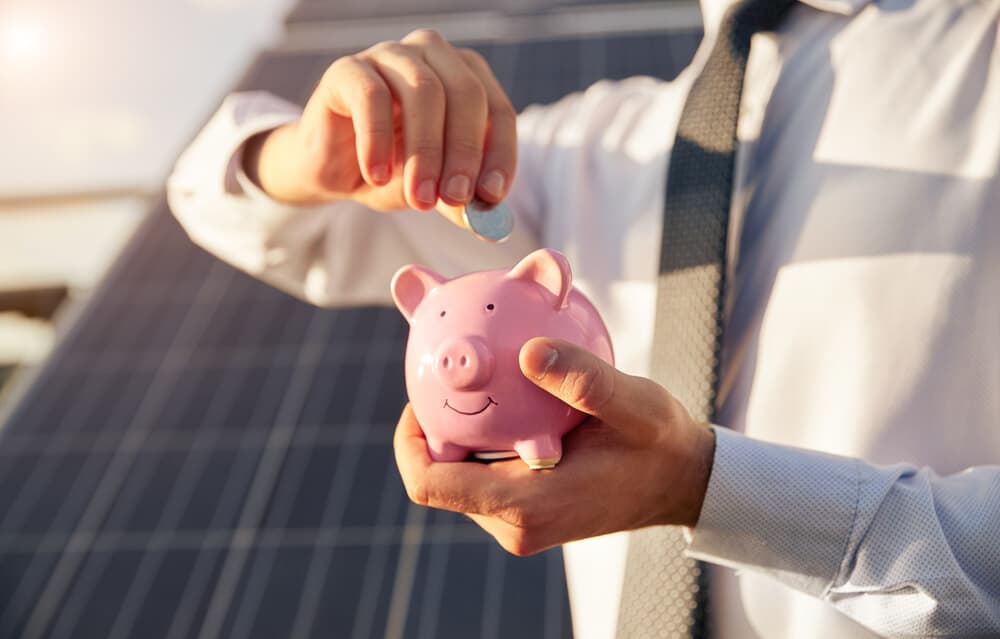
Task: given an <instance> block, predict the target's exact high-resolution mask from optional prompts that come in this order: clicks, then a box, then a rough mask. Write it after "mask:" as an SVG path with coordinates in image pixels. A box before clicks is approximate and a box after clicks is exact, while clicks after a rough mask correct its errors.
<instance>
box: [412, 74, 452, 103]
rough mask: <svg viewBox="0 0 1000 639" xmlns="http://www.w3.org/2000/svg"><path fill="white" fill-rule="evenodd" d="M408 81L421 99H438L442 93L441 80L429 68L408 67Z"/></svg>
mask: <svg viewBox="0 0 1000 639" xmlns="http://www.w3.org/2000/svg"><path fill="white" fill-rule="evenodd" d="M409 81H410V86H412V87H413V90H414V92H416V94H417V95H418V96H420V97H421V99H440V98H441V97H442V96H443V95H444V88H443V87H442V85H441V80H439V79H438V77H437V76H436V75H434V74H433V73H432V72H431V71H429V70H426V69H423V68H420V67H414V68H412V69H410V70H409Z"/></svg>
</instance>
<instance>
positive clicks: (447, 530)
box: [0, 0, 700, 639]
mask: <svg viewBox="0 0 1000 639" xmlns="http://www.w3.org/2000/svg"><path fill="white" fill-rule="evenodd" d="M417 27H431V28H436V29H438V30H439V31H441V32H442V33H443V34H444V35H445V36H446V37H448V38H449V39H451V40H452V41H454V42H456V43H459V44H463V45H465V46H472V47H474V48H476V49H478V50H479V51H480V52H481V53H483V55H484V56H486V58H487V59H488V60H489V61H490V63H491V64H492V66H493V67H494V70H495V72H496V74H497V76H498V78H499V80H500V81H501V83H503V84H504V86H505V88H506V89H507V91H508V93H509V94H510V96H511V98H512V101H513V102H514V103H515V106H516V107H517V108H519V109H520V108H523V107H524V106H526V105H527V104H530V103H536V102H542V103H544V102H549V101H552V100H555V99H557V98H559V97H560V96H562V95H564V94H566V93H568V92H571V91H574V90H578V89H582V88H584V87H586V86H587V85H589V84H591V83H592V82H595V81H597V80H599V79H601V78H621V77H627V76H630V75H636V74H645V75H653V76H657V77H661V78H664V79H670V78H672V77H673V76H674V75H676V73H677V72H678V71H679V70H680V69H681V68H683V66H684V65H685V64H686V63H687V61H688V60H689V59H690V57H691V55H692V53H693V52H694V49H695V47H696V46H697V44H698V41H699V39H700V17H699V13H698V7H697V5H696V3H695V2H694V1H692V0H638V1H634V2H627V3H622V2H619V3H608V2H607V1H606V0H605V1H603V2H597V1H591V0H494V1H492V2H486V1H484V0H473V1H468V2H465V1H461V0H420V1H418V0H299V1H296V0H129V1H125V0H75V1H69V0H62V1H58V0H30V1H26V0H25V1H21V0H0V141H2V146H0V639H4V638H7V637H11V638H14V637H18V638H20V637H74V638H75V637H119V638H120V637H143V638H145V637H171V638H175V637H176V638H179V637H202V638H209V637H221V636H225V637H237V636H238V637H244V636H245V637H289V636H291V637H307V636H317V637H318V636H322V637H359V638H367V637H421V638H425V637H426V638H431V637H463V638H464V637H508V636H518V637H569V636H574V634H575V636H577V637H587V636H588V634H587V633H588V629H586V628H576V629H575V633H574V629H573V628H572V622H571V617H570V612H569V609H568V605H567V594H566V585H565V581H564V578H563V566H562V558H561V554H560V552H559V551H558V550H554V551H550V552H547V553H543V554H541V555H539V556H536V557H531V558H527V559H518V558H513V557H510V556H508V555H506V554H505V553H503V551H501V550H500V549H499V548H498V547H497V546H496V545H495V544H493V543H492V542H491V540H490V539H489V538H487V537H486V536H485V535H484V534H483V533H482V532H480V531H479V530H478V528H476V527H475V526H473V525H472V524H471V523H469V522H468V521H466V520H464V519H462V518H461V517H458V516H453V515H450V514H446V513H436V512H429V511H427V510H425V509H422V508H419V507H416V506H412V505H410V504H408V502H407V500H406V498H405V494H404V493H403V491H402V487H401V484H400V481H399V478H398V475H397V473H396V470H395V466H394V464H393V462H392V454H391V447H390V443H391V432H392V427H393V426H394V424H395V419H396V417H397V416H398V413H399V410H400V408H401V406H402V405H403V402H404V401H405V391H404V388H403V380H402V362H401V357H402V354H403V347H404V343H405V335H406V327H405V325H404V323H403V322H402V320H401V319H400V318H399V317H398V313H397V312H396V311H395V310H394V309H378V308H363V309H339V310H319V309H314V308H311V307H308V306H306V305H304V304H301V303H299V302H297V301H295V300H292V299H291V298H289V297H287V296H285V295H283V294H281V293H279V292H276V291H274V290H272V289H269V288H267V287H265V286H263V285H261V284H259V283H256V282H254V281H253V280H251V279H250V278H248V277H246V276H244V275H242V274H240V273H237V272H235V271H234V270H232V269H230V268H229V267H228V266H226V265H224V264H221V263H220V262H218V261H217V260H215V259H214V258H212V257H210V256H208V255H207V254H205V253H204V252H203V251H201V250H200V249H198V248H196V247H194V246H193V245H192V244H191V243H190V242H189V241H188V240H187V238H186V237H185V236H184V234H183V233H182V232H181V231H180V229H179V228H178V227H177V225H176V224H175V223H174V222H173V219H172V218H171V216H170V214H169V212H168V210H167V208H166V204H165V203H164V201H163V191H162V189H163V182H164V180H165V178H166V176H167V174H168V173H169V171H170V168H171V166H172V164H173V162H174V160H175V159H176V157H177V155H178V153H179V152H180V151H181V150H182V149H183V148H184V146H186V144H187V143H189V142H190V140H191V139H192V137H193V136H194V135H195V133H196V132H197V130H198V129H199V128H200V127H201V125H202V124H204V122H205V121H206V120H207V118H208V117H209V116H210V115H211V113H212V112H213V111H214V110H215V108H216V107H217V106H218V105H219V103H220V101H221V99H222V98H223V97H224V96H225V95H226V94H227V93H228V92H230V91H232V90H238V89H239V90H244V89H253V90H268V91H271V92H274V93H276V94H279V95H281V96H283V97H285V98H287V99H290V100H293V101H297V102H299V103H302V102H304V100H305V98H306V97H307V95H308V93H309V91H310V89H311V88H312V86H313V85H314V83H315V82H316V80H317V79H318V77H319V75H320V74H321V73H322V71H323V69H325V67H326V66H327V65H328V64H329V63H330V62H331V61H332V60H334V59H335V58H336V57H338V56H339V55H342V54H344V53H348V52H352V51H356V50H358V49H361V48H365V47H367V46H369V45H371V44H373V43H375V42H377V41H380V40H384V39H390V38H399V37H402V36H403V35H405V34H406V33H407V32H409V31H411V30H412V29H414V28H417Z"/></svg>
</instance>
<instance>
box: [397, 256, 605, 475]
mask: <svg viewBox="0 0 1000 639" xmlns="http://www.w3.org/2000/svg"><path fill="white" fill-rule="evenodd" d="M392 296H393V299H394V300H395V301H396V306H397V307H398V308H399V310H400V312H401V313H402V314H403V316H404V317H406V319H407V321H408V322H409V323H410V336H409V340H408V342H407V346H406V388H407V392H408V393H409V396H410V401H411V402H412V404H413V410H414V412H415V414H416V417H417V421H418V422H420V426H421V428H422V429H423V431H424V435H425V436H426V437H427V445H428V448H429V452H430V456H431V458H432V459H434V460H435V461H461V460H463V459H465V458H466V457H467V456H468V455H469V454H470V453H471V454H474V455H475V456H477V457H480V458H482V459H498V458H503V457H512V456H514V455H517V456H519V457H521V459H523V460H524V461H525V463H527V464H528V466H530V467H532V468H551V467H553V466H555V465H556V464H557V463H558V462H559V460H560V459H561V458H562V436H563V435H565V434H566V432H567V431H569V430H570V429H571V428H573V427H574V426H576V425H577V424H579V423H580V422H581V421H583V418H584V415H583V414H582V413H580V412H579V411H576V410H574V409H573V408H570V407H569V406H568V405H567V404H565V403H563V402H562V401H560V400H559V399H557V398H555V397H553V396H552V395H550V394H548V393H546V392H545V391H543V390H542V389H540V388H538V387H537V386H535V385H534V384H533V383H531V382H530V381H529V380H528V379H526V378H525V377H524V375H523V374H522V373H521V369H520V366H519V365H518V355H519V353H520V350H521V346H522V345H523V344H524V343H525V342H526V341H528V340H529V339H531V338H532V337H539V336H544V337H554V338H558V339H563V340H566V341H569V342H573V343H574V344H578V345H580V346H582V347H584V348H586V349H588V350H590V351H591V352H593V353H594V354H596V355H597V356H598V357H600V358H601V359H603V360H605V361H607V362H608V363H611V364H613V363H614V355H613V353H612V348H611V339H610V337H609V336H608V330H607V328H606V327H605V326H604V322H603V321H602V320H601V318H600V316H599V315H598V313H597V310H596V309H595V308H594V306H593V304H591V303H590V301H589V300H587V298H586V297H584V295H583V294H582V293H580V292H579V291H578V290H576V289H575V288H573V282H572V274H571V272H570V268H569V262H567V260H566V258H565V257H564V256H563V255H562V254H561V253H558V252H556V251H553V250H550V249H541V250H538V251H535V252H534V253H531V254H530V255H528V256H527V257H525V258H524V259H523V260H521V261H520V262H519V263H518V264H517V265H516V266H515V267H514V268H512V269H510V270H496V271H482V272H479V273H470V274H468V275H463V276H461V277H457V278H455V279H453V280H448V279H445V278H444V277H442V276H440V275H438V274H437V273H434V272H433V271H430V270H428V269H426V268H424V267H421V266H414V265H409V266H404V267H403V268H401V269H400V270H399V271H398V272H397V273H396V275H395V277H393V279H392Z"/></svg>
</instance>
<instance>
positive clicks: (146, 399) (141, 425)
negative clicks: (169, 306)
mask: <svg viewBox="0 0 1000 639" xmlns="http://www.w3.org/2000/svg"><path fill="white" fill-rule="evenodd" d="M216 286H217V285H216V284H214V283H212V282H208V281H206V283H205V285H204V286H203V287H202V288H201V289H200V290H199V291H198V297H202V296H211V295H214V294H217V292H218V291H217V290H216ZM208 319H209V316H208V315H206V314H196V313H188V314H187V315H186V316H185V317H184V319H183V320H182V322H181V324H180V327H179V329H178V331H177V333H176V335H175V338H174V339H175V340H177V339H181V337H182V336H184V335H185V334H186V333H187V332H194V331H198V330H202V329H203V328H204V322H205V321H207V320H208ZM175 377H176V376H175V375H167V374H164V375H162V376H161V375H157V376H156V377H154V380H153V382H152V383H151V384H150V385H149V387H148V388H147V390H146V393H145V394H144V396H143V399H142V400H141V403H140V404H139V407H138V409H137V411H136V413H135V417H134V419H132V420H131V421H130V424H129V430H131V431H142V430H145V429H148V427H149V425H150V422H151V420H152V419H153V417H154V414H155V407H156V404H158V403H159V402H161V401H163V400H164V399H166V394H167V392H168V389H169V387H171V386H172V385H173V383H174V381H175ZM143 418H145V420H144V419H143ZM128 456H129V453H125V455H124V456H115V457H112V463H111V464H109V466H108V468H107V469H106V470H105V473H104V475H103V476H102V478H101V481H100V483H99V484H98V487H97V489H96V490H95V491H94V495H93V496H92V497H91V498H90V500H89V501H88V502H87V506H86V509H85V510H84V513H83V515H82V516H81V518H80V521H81V527H82V528H84V529H87V528H94V527H95V526H96V525H97V523H98V522H99V521H100V520H102V519H103V518H104V515H105V513H106V512H107V508H109V507H110V503H111V499H113V497H114V494H115V493H116V492H117V490H118V488H119V486H120V481H121V478H122V477H123V476H124V473H125V471H127V459H126V457H128ZM116 460H117V463H115V461H116ZM70 503H71V502H69V501H68V500H67V501H66V502H64V507H65V506H68V505H69V504H70ZM88 537H89V535H88V534H86V533H85V534H84V535H82V536H81V537H79V538H77V537H76V536H74V537H71V539H70V544H71V545H72V544H74V543H82V544H84V545H85V544H86V541H87V538H88ZM80 561H81V556H80V554H78V553H69V554H65V555H63V556H62V557H60V559H59V560H58V562H57V563H56V566H55V569H54V571H53V573H52V575H51V576H50V577H49V579H48V582H47V583H46V585H45V588H44V590H43V592H42V594H41V596H39V597H38V599H37V601H36V602H35V605H34V607H33V608H32V610H31V613H30V616H29V617H28V621H27V623H26V625H25V629H24V632H23V637H24V639H34V638H35V637H40V636H41V635H42V634H43V633H44V631H45V630H46V628H47V626H48V624H49V623H50V621H51V617H52V613H53V612H54V611H55V609H56V606H58V603H59V601H61V600H62V598H63V596H64V594H65V592H66V589H67V587H68V586H69V583H70V580H71V579H72V578H73V577H74V576H75V574H76V570H77V568H78V567H79V563H80ZM19 591H20V589H19ZM18 594H19V593H17V592H16V593H15V597H14V598H15V600H17V599H18ZM8 609H9V608H8Z"/></svg>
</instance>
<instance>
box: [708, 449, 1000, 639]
mask: <svg viewBox="0 0 1000 639" xmlns="http://www.w3.org/2000/svg"><path fill="white" fill-rule="evenodd" d="M717 438H718V442H717V448H716V458H715V463H714V467H713V471H712V478H711V480H710V482H709V488H708V492H707V494H706V497H705V502H704V506H703V509H702V513H701V518H700V519H699V522H698V525H697V527H696V528H695V529H694V535H693V540H692V544H691V547H690V553H691V554H692V555H693V556H695V557H698V558H700V559H703V560H706V561H710V562H714V563H720V564H723V565H728V566H731V567H734V568H738V569H741V570H752V571H756V572H761V573H765V574H769V575H771V576H773V577H774V578H776V579H778V580H779V581H781V582H783V583H785V584H786V585H788V586H790V587H793V588H795V589H797V590H801V591H804V592H807V593H809V594H812V595H814V596H816V597H820V598H822V599H824V600H826V601H828V602H830V603H831V604H833V605H834V606H836V607H837V608H838V609H839V610H841V611H842V612H844V613H845V614H847V615H848V616H850V617H852V618H854V619H855V620H857V621H858V622H860V623H862V624H864V625H866V626H868V627H870V628H872V629H874V630H876V631H877V632H879V633H882V634H885V635H887V636H900V637H903V636H927V635H936V636H976V635H977V634H984V633H987V634H988V633H996V632H1000V541H998V540H1000V499H998V496H1000V467H980V468H976V469H972V470H969V471H966V472H964V473H961V474H958V475H954V476H951V477H944V478H941V477H937V476H936V475H934V474H933V473H932V472H931V471H929V470H926V469H925V470H917V469H915V468H913V467H909V466H902V465H900V466H893V467H877V466H873V465H870V464H866V463H864V462H862V461H860V460H856V459H849V458H843V457H836V456H832V455H825V454H821V453H815V452H811V451H804V450H799V449H793V448H787V447H783V446H777V445H774V444H767V443H763V442H759V441H754V440H751V439H748V438H745V437H742V436H740V435H737V434H735V433H731V432H729V431H725V429H717Z"/></svg>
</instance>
